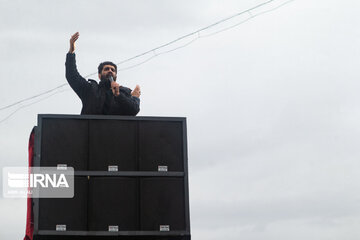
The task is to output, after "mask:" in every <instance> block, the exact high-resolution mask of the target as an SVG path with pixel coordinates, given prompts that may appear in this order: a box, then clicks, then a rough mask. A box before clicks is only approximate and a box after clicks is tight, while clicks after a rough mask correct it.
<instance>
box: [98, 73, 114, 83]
mask: <svg viewBox="0 0 360 240" xmlns="http://www.w3.org/2000/svg"><path fill="white" fill-rule="evenodd" d="M110 76H112V77H113V79H114V81H116V76H113V75H112V74H111V73H108V74H101V78H100V80H101V81H107V80H109V78H110Z"/></svg>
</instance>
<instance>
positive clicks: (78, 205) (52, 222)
mask: <svg viewBox="0 0 360 240" xmlns="http://www.w3.org/2000/svg"><path fill="white" fill-rule="evenodd" d="M74 180H75V181H74V185H75V189H74V198H41V199H39V230H56V225H57V224H60V225H66V230H67V231H70V230H77V231H85V230H86V229H87V226H86V225H87V220H86V219H87V178H86V177H75V179H74Z"/></svg>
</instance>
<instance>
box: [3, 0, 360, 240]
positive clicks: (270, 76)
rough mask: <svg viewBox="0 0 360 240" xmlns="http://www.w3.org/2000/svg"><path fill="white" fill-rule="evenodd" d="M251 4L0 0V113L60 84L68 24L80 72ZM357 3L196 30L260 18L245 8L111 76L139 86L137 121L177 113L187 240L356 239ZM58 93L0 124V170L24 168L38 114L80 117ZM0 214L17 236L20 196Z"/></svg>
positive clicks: (68, 96)
mask: <svg viewBox="0 0 360 240" xmlns="http://www.w3.org/2000/svg"><path fill="white" fill-rule="evenodd" d="M261 2H262V1H259V0H256V1H255V0H242V1H239V0H233V1H230V0H221V1H220V0H217V1H215V0H200V1H198V0H196V1H190V0H188V1H184V0H182V1H175V0H162V1H160V0H151V1H150V0H141V1H140V0H135V1H134V0H132V1H119V0H105V1H104V0H101V1H100V0H96V1H85V0H83V1H74V0H66V1H64V0H62V1H45V0H42V1H35V0H29V1H19V0H0V41H1V44H0V66H1V72H2V75H1V78H0V79H1V80H0V81H1V88H0V108H1V107H3V106H6V105H8V104H11V103H14V102H16V101H18V100H21V99H24V98H27V97H30V96H34V95H36V94H38V93H41V92H43V91H46V90H49V89H51V88H54V87H56V86H59V85H61V84H63V83H66V80H65V76H64V75H65V74H64V71H65V68H64V63H65V55H66V52H67V51H68V48H69V38H70V36H71V35H72V34H73V33H74V32H76V31H79V32H80V38H79V40H78V42H77V45H76V58H77V64H78V69H79V72H80V73H81V74H82V75H83V76H86V75H88V74H91V73H94V72H96V71H97V66H98V64H99V63H100V62H101V61H104V60H110V61H113V62H121V61H122V60H124V59H127V58H130V57H133V56H135V55H137V54H140V53H142V52H145V51H147V50H150V49H152V48H154V47H157V46H159V45H161V44H164V43H167V42H169V41H171V40H174V39H176V38H177V37H180V36H183V35H185V34H188V33H190V32H193V31H195V30H198V29H200V28H202V27H205V26H207V25H209V24H211V23H214V22H216V21H218V20H220V19H223V18H225V17H228V16H231V15H233V14H235V13H238V12H241V11H243V10H246V9H248V8H251V7H253V6H255V5H257V4H259V3H261ZM284 2H285V1H283V0H278V1H277V0H274V2H273V3H272V4H270V5H268V6H267V7H264V8H262V9H261V10H270V9H272V8H274V7H276V6H278V5H280V4H281V3H284ZM359 9H360V3H359V1H355V0H346V1H334V0H326V1H325V0H317V1H314V0H295V1H292V2H290V3H288V4H286V5H284V6H283V7H281V8H278V9H276V10H274V11H271V12H268V13H266V14H263V15H260V16H257V17H255V18H252V19H251V20H249V21H247V22H244V23H243V24H241V25H239V26H237V27H235V28H232V29H230V30H228V31H224V32H221V33H219V34H216V35H212V36H209V37H204V36H206V35H208V34H211V33H213V32H216V31H218V30H221V29H224V28H226V27H229V26H231V25H233V24H236V23H239V22H241V21H242V20H244V19H246V18H245V17H249V16H254V15H256V14H257V13H258V12H256V11H254V12H252V13H251V14H249V13H246V14H245V15H244V16H240V17H239V18H236V19H233V20H232V21H231V22H227V23H225V24H223V25H220V26H217V27H216V28H214V29H210V30H209V31H206V32H202V33H200V34H199V35H195V37H197V36H199V37H200V38H199V39H197V40H196V41H194V42H193V43H192V44H190V45H188V46H187V47H184V48H181V49H178V50H176V51H173V52H170V53H168V54H163V55H160V56H158V57H155V58H153V59H151V60H150V61H148V62H146V63H144V64H142V65H140V66H138V67H135V68H132V69H129V70H124V71H121V72H119V73H118V81H119V82H120V84H122V85H125V86H128V87H130V88H134V86H135V85H136V84H139V85H140V86H141V88H142V97H141V111H140V113H139V116H180V117H186V118H187V124H188V149H189V171H190V207H191V209H190V211H191V233H192V237H193V239H195V240H215V239H228V240H235V239H236V240H237V239H246V240H263V239H274V240H282V239H284V240H288V239H292V240H294V239H295V240H297V239H299V240H300V239H301V240H303V239H314V240H315V239H316V240H322V239H347V240H352V239H354V240H355V239H356V240H358V239H359V238H360V230H359V222H360V191H359V189H360V175H359V172H360V161H359V159H360V148H359V143H360V94H359V90H360V84H359V79H360V78H359V77H360V74H359V72H358V65H359V62H360V61H359V60H360V59H359V58H360V47H359V40H360V28H359V21H360V17H359ZM193 39H194V37H193V38H188V39H186V41H185V40H184V41H183V42H181V43H177V44H175V45H172V46H170V47H168V48H167V49H164V50H170V49H172V47H174V48H175V47H178V46H181V44H185V43H187V42H189V41H191V40H193ZM160 52H161V51H159V52H156V53H157V54H158V53H160ZM152 54H155V53H152ZM151 56H154V55H151V54H150V55H147V56H145V58H142V59H137V60H135V61H132V62H129V63H127V64H125V65H120V66H119V68H125V67H127V66H131V65H134V64H137V63H138V62H141V61H143V60H145V59H146V57H151ZM90 78H93V79H97V77H96V75H93V76H91V77H90ZM61 90H66V91H64V92H60V93H57V94H56V95H53V96H51V97H49V98H47V99H45V100H43V101H40V102H38V103H36V104H33V105H30V106H28V107H23V108H21V109H19V110H18V111H17V112H16V113H15V114H14V115H12V116H11V117H10V118H8V119H7V120H5V121H2V122H1V123H0V168H1V169H2V168H3V167H8V166H26V165H27V144H28V138H29V134H30V132H31V129H32V127H33V126H34V125H36V124H37V114H40V113H42V114H43V113H54V114H79V112H80V109H81V102H80V100H79V99H78V97H77V96H76V94H75V93H74V92H73V91H72V90H71V89H70V88H69V87H64V88H61ZM46 96H49V95H44V97H46ZM35 100H36V101H37V100H40V98H37V99H34V101H35ZM34 101H28V102H25V103H23V105H17V106H15V107H13V108H10V109H6V110H2V111H0V121H1V120H2V119H5V118H6V117H7V116H8V115H9V114H11V113H12V112H14V111H15V110H17V109H18V108H19V107H21V106H25V105H27V104H30V103H33V102H34ZM1 174H2V173H1ZM0 181H2V180H0ZM1 183H2V182H1ZM0 188H1V189H2V187H0ZM0 213H1V214H0V239H21V238H22V237H23V236H24V231H25V217H26V201H25V200H23V199H20V200H12V199H3V198H0ZM10 229H11V230H10Z"/></svg>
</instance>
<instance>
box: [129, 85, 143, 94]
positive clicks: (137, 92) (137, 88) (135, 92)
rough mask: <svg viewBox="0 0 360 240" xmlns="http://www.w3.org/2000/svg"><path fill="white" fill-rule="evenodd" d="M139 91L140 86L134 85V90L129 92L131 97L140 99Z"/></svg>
mask: <svg viewBox="0 0 360 240" xmlns="http://www.w3.org/2000/svg"><path fill="white" fill-rule="evenodd" d="M140 94H141V91H140V86H139V85H136V87H135V89H134V90H133V91H132V92H131V96H134V97H140Z"/></svg>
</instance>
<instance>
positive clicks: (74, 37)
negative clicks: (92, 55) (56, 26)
mask: <svg viewBox="0 0 360 240" xmlns="http://www.w3.org/2000/svg"><path fill="white" fill-rule="evenodd" d="M79 36H80V33H79V32H76V33H74V35H72V36H71V38H70V49H69V53H74V52H75V42H76V40H78V38H79Z"/></svg>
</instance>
